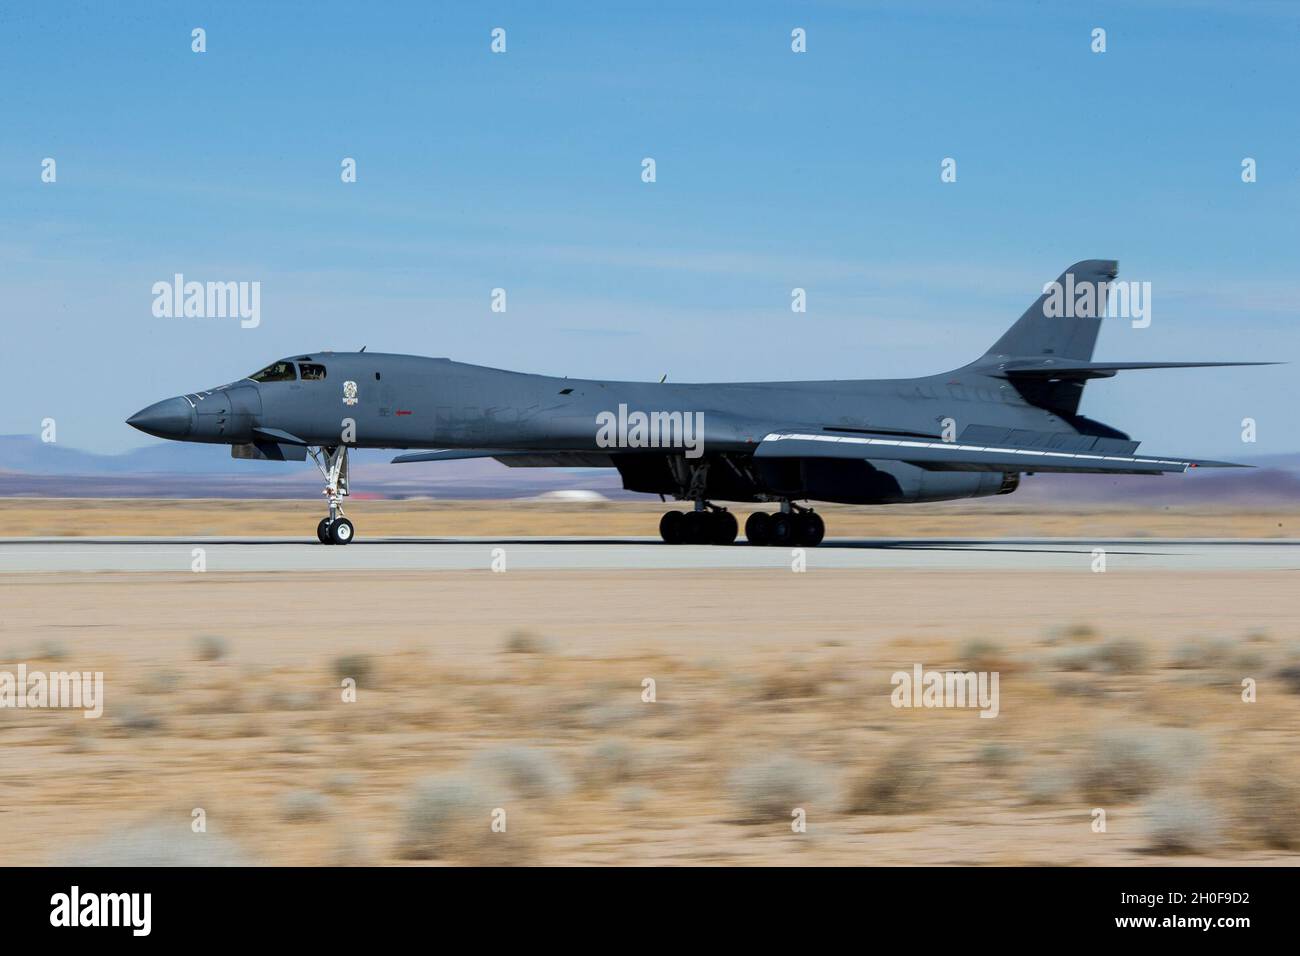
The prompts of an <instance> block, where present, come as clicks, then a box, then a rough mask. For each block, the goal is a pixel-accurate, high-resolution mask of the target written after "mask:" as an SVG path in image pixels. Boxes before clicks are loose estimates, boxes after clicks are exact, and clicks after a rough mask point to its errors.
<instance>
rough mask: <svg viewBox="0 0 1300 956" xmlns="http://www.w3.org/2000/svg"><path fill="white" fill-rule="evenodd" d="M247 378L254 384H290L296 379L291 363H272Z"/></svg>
mask: <svg viewBox="0 0 1300 956" xmlns="http://www.w3.org/2000/svg"><path fill="white" fill-rule="evenodd" d="M248 377H249V378H251V379H252V380H253V381H254V382H292V381H294V380H295V379H296V378H297V376H296V375H294V374H293V363H292V362H272V363H271V364H270V365H268V366H267V367H266V368H264V369H262V371H260V372H255V373H254V374H252V375H250V376H248Z"/></svg>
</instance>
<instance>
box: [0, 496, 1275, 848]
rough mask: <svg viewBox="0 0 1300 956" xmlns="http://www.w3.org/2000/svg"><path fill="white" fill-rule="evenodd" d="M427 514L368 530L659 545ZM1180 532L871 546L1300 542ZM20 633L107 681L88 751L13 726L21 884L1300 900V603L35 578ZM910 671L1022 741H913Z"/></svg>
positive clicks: (1021, 576)
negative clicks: (741, 869) (594, 885)
mask: <svg viewBox="0 0 1300 956" xmlns="http://www.w3.org/2000/svg"><path fill="white" fill-rule="evenodd" d="M398 504H400V505H401V506H402V507H401V508H398V507H396V505H398ZM411 504H412V503H410V502H402V503H391V502H357V503H356V505H355V507H354V508H353V513H354V514H361V513H365V515H366V516H365V518H364V519H362V520H364V521H365V522H366V527H367V528H371V529H373V528H375V527H376V526H377V525H379V524H381V523H382V522H383V521H386V520H387V521H392V522H394V525H393V528H392V530H391V532H390V533H395V534H400V533H409V534H421V535H423V534H428V535H437V534H484V533H489V534H490V533H498V530H499V533H508V534H512V535H516V534H525V533H528V532H529V530H530V529H531V530H532V533H537V534H566V533H576V534H582V533H591V530H592V521H593V519H594V518H595V517H599V518H601V519H602V520H603V519H604V518H607V517H610V516H611V515H612V516H613V517H615V518H616V519H617V520H618V521H627V522H635V521H641V520H644V518H645V517H651V518H653V517H654V516H656V515H657V514H658V512H659V510H660V509H659V508H658V506H657V505H656V506H655V507H652V508H641V506H623V505H618V506H600V507H598V508H596V509H592V508H591V507H590V506H573V507H570V506H555V505H545V506H543V505H512V506H505V507H499V508H498V507H494V506H493V505H491V504H490V503H478V511H477V513H476V512H473V511H472V510H471V509H460V511H459V513H455V511H454V509H453V510H452V511H453V513H448V509H444V508H441V507H435V506H430V505H427V504H426V505H425V507H422V508H416V509H414V511H413V512H412V511H411V509H410V508H409V506H410V505H411ZM381 506H382V507H381ZM278 507H279V508H280V509H281V510H279V511H276V512H273V513H272V514H271V515H270V519H271V520H274V521H283V522H284V523H285V524H284V525H283V526H279V525H274V526H271V527H267V526H266V525H265V521H267V520H268V516H267V515H266V514H265V513H261V512H258V511H257V510H256V509H254V508H251V507H250V503H248V502H241V503H225V502H223V503H219V504H217V503H204V502H199V503H195V504H192V505H190V506H189V507H187V506H186V503H180V502H152V503H138V504H137V505H135V506H133V507H123V508H119V507H117V505H116V503H112V504H109V505H101V506H99V507H92V506H89V505H86V504H85V503H73V504H72V506H71V507H69V503H67V502H62V503H57V504H53V503H52V504H48V505H47V504H45V503H42V504H41V505H40V507H38V508H31V507H30V503H25V504H22V505H18V504H15V503H14V502H4V503H3V507H2V508H0V510H3V511H4V512H5V517H6V523H5V524H6V526H7V531H8V533H10V534H13V533H27V534H60V533H64V534H74V533H80V534H93V533H116V534H141V533H149V530H142V529H153V530H154V531H156V532H158V533H165V534H168V535H177V534H187V533H194V534H200V533H202V534H227V533H229V534H247V533H265V534H275V533H281V534H285V533H288V534H293V533H301V531H302V529H301V522H302V520H303V518H304V517H310V516H311V515H313V514H315V510H314V509H310V508H306V507H304V508H303V509H299V508H297V507H295V506H291V505H284V504H283V503H279V504H278ZM638 508H640V509H641V510H637V509H638ZM11 509H12V510H11ZM829 510H830V509H828V512H829ZM19 512H22V513H23V514H25V515H26V517H25V518H24V519H23V520H25V521H26V520H30V521H31V522H32V525H31V526H30V527H28V528H27V529H26V530H25V531H20V532H15V531H14V525H15V521H14V515H15V514H17V513H19ZM101 512H104V513H108V514H113V513H115V514H116V515H117V519H118V524H116V525H115V526H114V527H113V528H112V529H106V528H101V527H97V526H96V524H95V522H96V521H97V520H99V518H100V517H101V516H102V515H101ZM123 514H134V517H135V518H136V519H137V520H136V521H135V522H134V523H128V524H127V525H126V526H123V525H122V524H121V522H120V519H121V517H122V515H123ZM845 517H846V520H847V519H848V517H849V513H848V512H847V511H846V514H845ZM828 518H829V514H828ZM1191 518H1192V519H1193V520H1190V521H1189V519H1188V516H1186V515H1182V516H1169V515H1165V514H1157V515H1140V514H1132V513H1110V514H1105V515H1098V514H1090V515H1060V514H1039V515H1034V514H1024V513H1013V512H1005V513H1004V512H995V513H993V514H992V515H988V514H983V513H980V514H976V512H975V509H973V508H971V509H966V510H964V511H956V510H953V511H949V512H944V511H938V510H936V509H926V510H925V511H924V512H922V513H917V514H914V515H912V516H909V517H903V516H901V515H899V514H898V512H897V511H895V512H894V514H893V515H892V516H890V515H873V516H869V517H854V518H853V520H859V521H863V522H869V521H883V522H887V530H886V526H885V525H881V526H880V530H878V531H875V532H873V531H871V530H868V529H866V528H865V527H864V528H863V529H861V530H855V531H853V532H851V533H854V534H863V535H870V534H873V533H884V534H909V535H915V536H923V535H924V534H925V533H926V532H925V531H923V530H921V529H923V528H929V527H933V528H935V529H942V530H941V531H939V530H936V531H935V532H934V533H942V534H947V535H955V534H959V533H960V532H956V531H954V530H953V527H952V524H953V523H954V522H955V521H957V520H960V521H963V522H966V524H963V525H962V527H963V528H964V529H967V530H965V532H964V533H967V534H976V535H982V536H992V535H999V534H1029V533H1038V534H1042V533H1053V532H1052V531H1051V530H1046V529H1049V528H1056V529H1058V530H1057V532H1056V533H1068V532H1067V529H1068V528H1069V527H1071V525H1070V524H1069V522H1078V521H1083V522H1086V527H1088V528H1090V529H1094V530H1095V529H1098V528H1100V527H1103V526H1104V527H1105V528H1106V529H1108V530H1107V532H1106V533H1111V534H1117V535H1120V534H1124V535H1130V534H1132V533H1133V529H1135V528H1147V529H1151V528H1155V527H1159V528H1160V530H1159V531H1158V532H1157V531H1149V532H1148V533H1151V534H1157V533H1159V534H1162V535H1174V534H1177V533H1178V532H1174V531H1173V530H1172V528H1173V527H1174V523H1177V524H1178V526H1179V527H1184V528H1186V529H1187V530H1185V531H1183V532H1181V533H1184V534H1187V535H1189V536H1205V537H1214V536H1221V535H1225V534H1232V535H1237V536H1244V535H1249V534H1251V533H1252V529H1253V533H1255V534H1258V535H1260V536H1270V535H1272V531H1271V528H1270V522H1272V523H1273V524H1277V523H1281V524H1282V525H1283V526H1284V527H1285V528H1290V529H1294V527H1295V523H1294V519H1295V515H1293V514H1292V515H1288V514H1271V513H1270V514H1238V513H1231V514H1225V515H1217V516H1216V515H1210V516H1204V517H1201V518H1197V517H1196V516H1191ZM240 521H248V522H250V524H249V525H246V526H241V525H239V524H238V522H240ZM253 521H261V522H263V523H262V524H259V525H258V526H257V527H256V528H254V527H253V526H252V524H251V522H253ZM1161 521H1167V522H1170V524H1168V525H1161V524H1160V522H1161ZM403 522H405V523H403ZM904 522H912V523H913V524H910V525H907V526H906V527H907V530H901V527H902V526H903V523H904ZM981 522H982V523H981ZM1059 522H1065V524H1058V523H1059ZM1073 527H1075V528H1076V530H1077V528H1078V527H1079V526H1078V525H1075V526H1073ZM1229 527H1231V528H1232V530H1231V531H1228V530H1226V529H1227V528H1229ZM1029 528H1034V529H1036V532H1031V531H1030V530H1028V529H1029ZM60 529H64V530H60ZM78 529H80V530H78ZM88 529H89V530H88ZM565 529H570V530H565ZM610 533H636V534H644V533H648V532H647V531H646V530H645V529H644V528H638V530H636V531H632V530H630V529H625V530H623V531H617V532H616V531H611V532H610ZM1097 533H1101V532H1097ZM0 608H2V609H3V611H2V612H0V671H5V670H8V671H14V670H16V668H17V667H18V666H19V665H20V664H25V665H26V667H27V668H28V670H29V671H31V670H42V671H72V670H76V671H92V672H93V671H102V672H103V673H104V681H105V691H104V712H103V716H102V717H100V718H98V719H86V718H85V717H83V716H82V714H81V712H80V711H75V710H49V709H46V710H29V709H23V710H19V709H11V708H6V709H0V744H2V745H3V747H4V754H5V756H6V758H7V759H6V760H5V773H4V775H3V777H2V778H0V841H3V845H4V846H5V847H6V849H7V858H8V859H9V860H10V861H11V862H15V863H19V862H25V863H33V864H39V863H51V862H66V863H79V862H85V863H101V864H110V863H119V864H131V863H142V864H153V863H181V864H208V863H213V864H220V863H237V862H248V863H254V864H268V865H284V864H319V865H350V864H351V865H356V864H401V865H406V864H411V865H441V864H466V863H492V864H495V863H503V864H524V865H529V864H532V865H539V864H540V865H545V864H559V865H567V864H632V865H638V864H639V865H661V864H711V863H739V864H750V863H753V864H758V863H768V864H783V865H784V864H792V865H809V864H886V865H908V864H953V865H980V864H1108V865H1131V866H1150V865H1160V864H1171V863H1209V864H1214V863H1247V864H1261V865H1274V864H1286V865H1294V864H1295V863H1297V862H1300V747H1298V746H1297V744H1298V743H1300V595H1298V593H1297V588H1296V586H1295V572H1294V571H1279V572H1246V571H1240V572H1189V571H1174V570H1169V571H1158V572H1144V573H1141V574H1132V573H1130V574H1126V573H1120V572H1115V571H1112V572H1109V573H1105V574H1094V573H1090V572H1089V571H1088V570H1087V569H1086V567H1081V568H1080V570H1078V571H1038V570H1033V571H1028V572H1024V571H1022V572H987V571H917V570H884V571H881V570H873V571H870V572H858V571H842V570H813V571H808V572H804V573H798V572H795V571H792V570H777V569H772V568H754V569H745V570H735V571H720V570H715V571H707V572H690V571H678V570H598V571H581V572H578V571H522V570H512V571H508V572H506V573H493V572H492V571H490V570H488V569H486V568H485V569H483V570H481V571H455V572H434V573H421V572H403V571H394V572H323V573H296V572H295V573H290V572H270V573H256V574H254V573H240V572H215V571H214V572H206V573H151V572H150V573H146V572H140V573H122V572H108V573H99V574H85V573H61V574H59V573H50V574H24V573H17V574H7V575H3V576H0ZM916 664H921V665H923V667H924V668H925V669H927V670H930V669H934V670H939V671H947V670H960V671H968V670H969V671H979V672H986V673H992V672H996V673H997V674H998V675H999V682H1000V683H999V688H1000V700H999V705H998V714H997V716H996V717H995V718H992V719H985V718H981V717H980V716H979V710H977V709H973V708H956V707H955V708H925V707H895V706H893V703H892V702H891V691H892V690H893V685H892V684H891V676H892V674H893V673H894V672H896V671H904V672H910V671H911V670H912V668H913V666H914V665H916ZM1243 681H1244V682H1246V684H1247V685H1248V686H1249V687H1251V688H1253V689H1254V691H1255V694H1254V699H1253V700H1249V701H1248V700H1246V699H1243V694H1244V688H1243ZM648 682H652V683H648ZM353 690H355V693H353ZM651 690H653V694H651V693H650V691H651ZM1245 696H1250V695H1249V694H1246V695H1245ZM353 697H355V699H353ZM651 697H653V699H650V698H651ZM1099 811H1102V812H1103V813H1099ZM1103 819H1104V825H1105V826H1104V831H1102V830H1099V829H1098V826H1099V821H1102V820H1103ZM800 821H803V823H804V824H805V825H804V826H803V827H800V825H799V824H800ZM501 824H504V828H503V829H502V826H501ZM494 827H495V828H494ZM196 831H197V832H196Z"/></svg>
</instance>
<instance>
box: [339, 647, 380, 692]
mask: <svg viewBox="0 0 1300 956" xmlns="http://www.w3.org/2000/svg"><path fill="white" fill-rule="evenodd" d="M332 669H333V671H334V680H335V681H341V680H344V679H346V678H348V677H351V678H352V679H353V680H355V681H356V682H357V686H358V687H361V686H363V685H365V684H368V683H369V682H370V676H371V674H372V673H374V669H375V662H374V658H372V657H371V656H370V655H369V654H345V655H343V656H342V657H336V658H335V659H334V663H333V665H332Z"/></svg>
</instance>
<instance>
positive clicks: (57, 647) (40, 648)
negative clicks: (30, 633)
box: [35, 641, 68, 661]
mask: <svg viewBox="0 0 1300 956" xmlns="http://www.w3.org/2000/svg"><path fill="white" fill-rule="evenodd" d="M67 656H68V649H67V648H66V647H64V646H63V645H62V644H60V643H59V642H58V641H42V642H41V643H40V644H38V645H37V646H36V654H35V657H36V658H37V660H42V661H61V660H64V659H65V658H66V657H67Z"/></svg>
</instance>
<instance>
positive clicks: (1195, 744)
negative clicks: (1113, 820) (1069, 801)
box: [1076, 729, 1205, 803]
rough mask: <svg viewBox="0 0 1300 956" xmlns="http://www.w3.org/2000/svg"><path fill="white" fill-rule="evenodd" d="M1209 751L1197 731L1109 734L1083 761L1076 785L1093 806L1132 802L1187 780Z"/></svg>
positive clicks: (1096, 742)
mask: <svg viewBox="0 0 1300 956" xmlns="http://www.w3.org/2000/svg"><path fill="white" fill-rule="evenodd" d="M1204 751H1205V744H1204V741H1203V740H1202V739H1201V738H1200V736H1199V735H1197V734H1195V733H1194V732H1192V731H1174V730H1160V729H1147V730H1119V731H1110V732H1107V733H1103V734H1100V735H1098V736H1097V737H1096V738H1095V739H1094V740H1093V741H1092V743H1091V746H1090V747H1089V748H1088V749H1087V750H1086V751H1085V752H1084V753H1082V754H1081V755H1080V758H1079V761H1078V763H1077V766H1076V780H1077V783H1078V786H1079V789H1080V791H1081V792H1082V793H1083V795H1084V796H1085V797H1086V798H1087V799H1088V800H1091V801H1093V802H1094V803H1109V802H1123V801H1127V800H1133V799H1136V798H1138V797H1144V796H1146V795H1147V794H1149V793H1151V792H1152V791H1154V790H1156V789H1158V788H1160V787H1162V786H1165V785H1167V784H1168V783H1169V782H1171V781H1177V780H1182V779H1185V778H1186V777H1187V776H1188V775H1189V774H1190V773H1191V772H1192V771H1193V770H1194V769H1195V768H1196V766H1197V765H1198V764H1199V763H1200V760H1201V758H1202V756H1203V754H1204Z"/></svg>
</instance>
